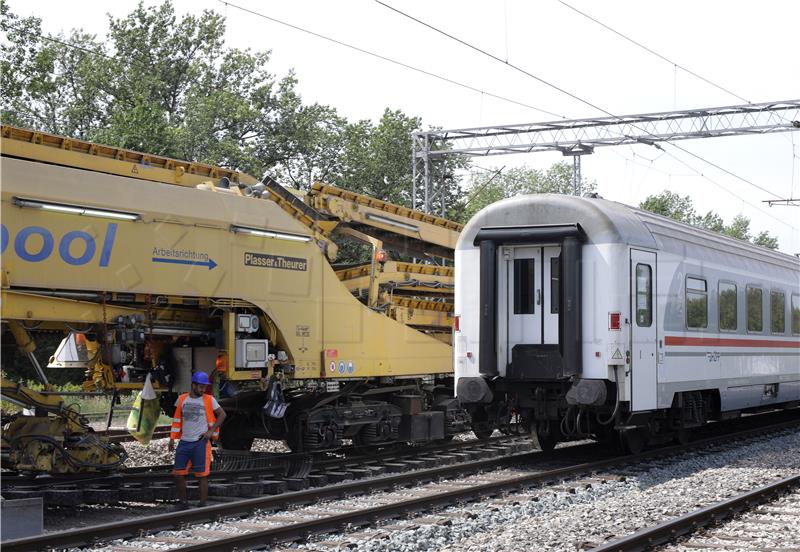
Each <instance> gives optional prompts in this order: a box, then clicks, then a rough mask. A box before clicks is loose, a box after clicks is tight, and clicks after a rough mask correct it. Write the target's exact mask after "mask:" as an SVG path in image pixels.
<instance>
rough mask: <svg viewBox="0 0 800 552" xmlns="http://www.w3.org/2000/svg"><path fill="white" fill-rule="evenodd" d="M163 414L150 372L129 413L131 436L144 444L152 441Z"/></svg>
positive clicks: (128, 424)
mask: <svg viewBox="0 0 800 552" xmlns="http://www.w3.org/2000/svg"><path fill="white" fill-rule="evenodd" d="M160 416H161V405H160V404H159V401H158V396H157V395H156V392H155V390H154V389H153V384H152V383H150V374H147V378H146V379H145V380H144V387H143V388H142V390H141V391H140V392H139V394H138V395H137V396H136V400H135V401H133V408H132V410H131V413H130V414H128V423H127V426H126V427H127V429H128V433H130V434H131V436H132V437H133V438H134V439H136V440H137V441H139V442H140V443H141V444H143V445H147V444H149V443H150V440H151V439H152V438H153V432H154V431H155V429H156V424H157V423H158V418H159V417H160Z"/></svg>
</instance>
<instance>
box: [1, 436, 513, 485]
mask: <svg viewBox="0 0 800 552" xmlns="http://www.w3.org/2000/svg"><path fill="white" fill-rule="evenodd" d="M521 438H525V436H524V435H501V436H498V437H493V438H491V439H486V440H479V439H476V440H472V441H457V442H450V443H445V444H435V445H426V446H420V447H404V448H403V449H402V450H399V451H398V450H396V449H395V450H387V451H378V452H372V453H361V454H358V453H357V454H355V455H351V456H346V455H345V456H325V455H326V454H328V452H333V453H339V452H344V451H342V450H341V449H340V450H336V451H321V452H319V453H314V455H315V456H318V458H314V459H313V460H312V469H314V470H319V469H325V470H334V471H335V470H336V469H344V468H345V467H346V466H348V465H352V464H356V463H358V462H359V461H363V460H369V461H378V460H391V461H398V462H401V461H403V460H410V459H414V458H415V457H419V456H426V455H429V454H446V453H448V452H458V451H461V450H467V449H473V448H475V449H476V448H485V447H492V446H509V445H512V444H514V443H515V442H518V441H519V440H520V439H521ZM346 452H347V453H351V452H355V449H350V450H348V451H346ZM264 454H265V456H264V457H263V458H261V459H260V460H271V461H274V462H275V465H274V466H272V467H256V468H242V469H224V470H216V471H215V468H214V464H213V463H212V465H211V474H210V475H209V477H210V478H211V479H212V480H214V479H225V480H226V481H231V480H234V479H236V478H246V477H249V476H253V475H259V476H265V477H266V476H274V477H291V475H286V474H285V473H284V472H285V470H286V469H287V466H288V464H289V463H291V462H292V461H300V460H302V458H303V456H304V455H303V454H297V453H264ZM172 468H173V466H172V464H161V465H154V466H142V467H136V468H128V469H126V470H125V471H122V472H118V473H113V474H109V475H107V476H100V475H99V474H77V475H72V476H66V477H50V478H44V479H41V478H40V479H35V478H34V479H28V478H25V479H22V478H20V479H16V480H15V479H14V477H13V476H11V475H10V474H9V476H6V477H5V478H4V481H3V482H2V488H4V489H6V490H9V489H10V488H12V487H13V488H14V489H15V490H20V491H24V490H39V489H45V488H52V489H58V488H59V487H72V486H74V485H76V484H80V483H91V484H93V485H103V484H109V485H115V486H119V485H123V484H127V483H134V484H136V483H142V482H147V483H165V482H172V481H173V480H174V477H175V476H174V475H173V474H172Z"/></svg>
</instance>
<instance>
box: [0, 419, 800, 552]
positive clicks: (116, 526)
mask: <svg viewBox="0 0 800 552" xmlns="http://www.w3.org/2000/svg"><path fill="white" fill-rule="evenodd" d="M798 422H800V420H798V419H797V418H794V419H792V420H790V421H784V422H782V423H778V424H773V425H768V426H761V427H756V428H749V429H747V430H743V431H739V432H734V433H727V434H724V435H717V436H715V437H709V438H706V439H701V440H698V441H694V442H692V443H690V444H689V445H674V446H669V447H665V448H661V449H656V450H651V451H647V452H644V453H641V454H638V455H626V456H616V457H612V458H608V459H604V460H601V461H597V462H583V463H580V464H575V465H572V466H567V467H562V468H557V469H553V470H548V471H544V472H539V473H535V474H528V475H523V476H518V477H515V478H510V479H506V480H503V481H499V482H492V483H486V484H483V485H479V486H474V487H470V488H467V489H458V490H454V491H448V492H446V493H442V494H437V495H435V496H431V497H424V498H416V499H412V500H408V501H403V502H401V503H396V504H392V505H386V506H380V507H377V508H371V509H366V510H358V511H354V512H350V513H346V514H340V515H337V516H331V517H326V518H321V519H318V520H312V521H305V522H301V523H296V524H291V525H288V526H284V527H278V528H274V529H268V530H266V531H255V532H252V533H245V534H241V535H237V536H235V537H231V538H226V539H224V540H215V541H212V542H209V543H198V544H197V545H191V546H189V547H186V548H181V549H180V550H182V551H196V550H235V549H241V548H242V547H247V546H255V545H263V544H265V543H274V542H279V541H286V540H295V539H298V538H306V537H307V536H309V535H311V534H319V533H325V532H329V531H331V530H334V529H340V528H342V527H343V526H344V525H347V524H366V523H372V522H374V521H376V520H378V519H382V518H385V517H387V516H388V517H391V516H394V515H399V514H402V513H403V512H408V511H418V510H419V509H421V508H429V507H433V506H436V505H442V504H452V503H453V502H454V501H459V500H467V499H476V498H480V497H483V496H487V495H491V494H498V493H502V492H507V491H511V490H516V489H519V488H520V487H530V486H534V485H536V484H540V483H545V482H548V481H553V480H561V479H564V478H567V477H574V476H576V475H579V474H582V473H593V472H596V471H598V470H601V469H607V468H612V467H615V466H618V465H624V464H630V463H633V462H639V461H643V460H648V459H657V458H662V457H667V456H671V455H674V454H680V453H683V452H687V451H690V450H695V449H700V448H703V447H707V446H709V445H713V444H719V443H723V442H724V443H730V442H731V441H732V440H736V439H747V438H751V437H757V436H761V435H763V434H764V433H765V432H777V431H781V430H784V429H788V428H791V427H796V426H797V425H798ZM562 450H564V449H562ZM535 458H539V459H544V458H553V456H552V455H548V454H545V455H544V456H543V455H542V453H541V452H538V451H537V452H528V453H520V454H516V455H512V456H508V457H502V458H493V459H488V460H479V461H475V462H470V463H468V464H458V465H452V466H442V467H438V468H430V469H426V470H419V471H415V472H410V473H404V474H398V475H388V476H381V477H377V478H373V479H366V480H361V481H356V482H353V483H342V484H336V485H331V486H327V487H321V488H317V489H312V490H306V491H296V492H292V493H285V494H281V495H276V496H269V497H258V498H252V499H247V500H241V501H236V502H231V503H228V504H221V505H215V506H206V507H204V508H197V509H194V510H188V511H183V512H173V513H167V514H158V515H154V516H147V517H141V518H137V519H134V520H126V521H121V522H113V523H107V524H103V525H95V526H90V527H83V528H79V529H72V530H69V531H64V532H59V533H51V534H46V535H40V536H35V537H26V538H22V539H16V540H9V541H5V542H3V543H2V545H3V550H4V551H5V552H26V551H31V550H40V549H46V548H54V547H59V548H68V547H80V546H85V545H87V544H90V545H91V544H95V543H97V542H100V541H105V540H111V539H119V538H128V537H135V536H139V535H141V534H143V533H153V532H156V531H159V530H169V529H174V528H175V527H183V526H185V525H187V524H189V523H200V522H208V521H214V520H217V519H220V518H224V517H228V516H235V515H241V514H244V513H247V512H250V511H252V510H256V509H262V510H282V509H286V508H287V507H289V506H293V505H306V504H312V503H315V502H318V501H320V500H323V499H336V498H346V497H351V496H355V495H361V494H365V493H368V492H372V491H377V490H383V489H387V488H395V487H399V486H403V485H409V484H419V483H423V482H426V481H433V480H439V479H444V478H453V477H457V476H459V475H464V474H466V473H476V472H480V471H482V470H485V469H490V468H498V467H502V466H507V465H514V464H519V463H524V462H525V461H527V460H532V459H535ZM426 504H427V506H426Z"/></svg>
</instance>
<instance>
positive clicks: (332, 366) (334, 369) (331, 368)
mask: <svg viewBox="0 0 800 552" xmlns="http://www.w3.org/2000/svg"><path fill="white" fill-rule="evenodd" d="M330 371H331V372H335V371H336V363H335V362H334V361H331V364H330Z"/></svg>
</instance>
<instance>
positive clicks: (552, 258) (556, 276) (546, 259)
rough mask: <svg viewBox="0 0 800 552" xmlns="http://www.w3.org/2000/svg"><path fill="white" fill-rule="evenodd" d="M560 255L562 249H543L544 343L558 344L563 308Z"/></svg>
mask: <svg viewBox="0 0 800 552" xmlns="http://www.w3.org/2000/svg"><path fill="white" fill-rule="evenodd" d="M560 254H561V248H560V247H543V248H542V256H543V262H542V268H543V271H544V277H543V281H542V284H543V287H544V293H543V296H544V301H543V308H542V324H543V326H542V327H543V335H542V338H543V341H542V342H543V343H550V344H558V311H559V309H560V307H561V304H560V300H559V290H560V286H559V281H560V279H561V275H560V264H559V263H560V259H559V255H560Z"/></svg>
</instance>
